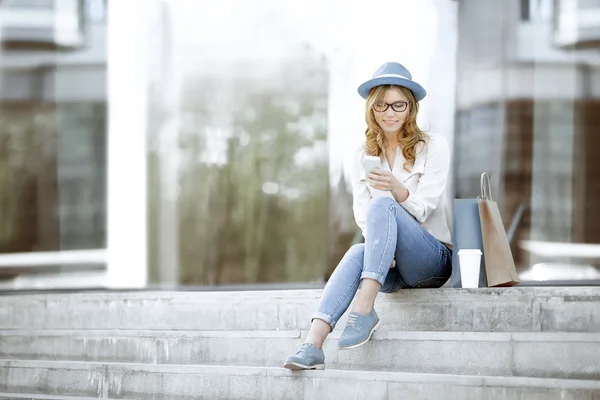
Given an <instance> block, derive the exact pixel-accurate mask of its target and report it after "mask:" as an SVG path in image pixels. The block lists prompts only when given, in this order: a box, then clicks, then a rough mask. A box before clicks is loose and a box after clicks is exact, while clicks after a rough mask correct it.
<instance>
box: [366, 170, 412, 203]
mask: <svg viewBox="0 0 600 400" xmlns="http://www.w3.org/2000/svg"><path fill="white" fill-rule="evenodd" d="M367 182H368V183H369V184H371V186H372V187H373V188H374V189H377V190H383V191H387V192H391V193H392V196H394V199H396V201H397V202H399V203H401V202H403V201H404V200H406V199H407V198H408V190H407V189H406V188H405V187H404V185H403V184H402V183H400V181H399V180H398V179H396V177H395V176H394V175H393V174H392V173H391V172H390V171H385V170H383V169H380V168H375V169H372V170H371V172H369V175H368V177H367Z"/></svg>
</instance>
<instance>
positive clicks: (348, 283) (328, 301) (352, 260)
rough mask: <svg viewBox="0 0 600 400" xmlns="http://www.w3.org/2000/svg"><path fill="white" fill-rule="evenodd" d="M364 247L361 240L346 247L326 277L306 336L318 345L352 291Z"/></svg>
mask: <svg viewBox="0 0 600 400" xmlns="http://www.w3.org/2000/svg"><path fill="white" fill-rule="evenodd" d="M364 248H365V245H364V244H363V243H360V244H355V245H354V246H352V247H350V249H349V250H348V251H347V252H346V254H345V255H344V257H343V258H342V260H341V261H340V263H339V264H338V266H337V267H336V268H335V270H334V271H333V274H332V275H331V277H330V278H329V280H328V281H327V285H326V286H325V289H324V290H323V294H322V296H321V300H320V301H319V305H318V306H317V310H316V312H315V313H314V314H313V316H312V325H311V328H310V332H309V333H308V337H307V339H306V341H307V342H310V343H313V344H314V345H315V346H317V347H318V348H321V346H323V342H324V341H325V338H327V335H329V333H330V332H331V331H332V330H333V329H334V328H335V325H336V324H337V322H338V320H339V319H340V318H341V316H342V315H344V313H345V312H346V310H347V309H348V306H349V305H350V302H351V301H352V299H353V298H354V295H355V294H356V291H357V289H358V283H359V281H360V276H361V274H362V270H363V259H364V253H365V251H364Z"/></svg>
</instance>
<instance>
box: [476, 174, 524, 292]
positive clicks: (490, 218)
mask: <svg viewBox="0 0 600 400" xmlns="http://www.w3.org/2000/svg"><path fill="white" fill-rule="evenodd" d="M481 188H482V194H481V197H480V198H479V200H478V207H479V219H480V221H481V237H482V239H483V256H484V258H485V271H486V275H487V283H488V286H489V287H494V286H514V285H516V284H518V283H519V282H520V279H519V275H518V274H517V270H516V268H515V261H514V259H513V256H512V251H511V250H510V245H509V243H508V238H507V236H506V231H505V230H504V224H503V223H502V218H501V216H500V210H499V209H498V204H496V202H494V201H493V200H492V195H491V185H490V180H489V176H488V175H487V173H485V172H484V173H483V174H482V175H481Z"/></svg>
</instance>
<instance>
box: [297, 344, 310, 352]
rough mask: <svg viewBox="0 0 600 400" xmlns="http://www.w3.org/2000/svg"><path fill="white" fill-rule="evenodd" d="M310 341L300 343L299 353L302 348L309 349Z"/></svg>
mask: <svg viewBox="0 0 600 400" xmlns="http://www.w3.org/2000/svg"><path fill="white" fill-rule="evenodd" d="M310 345H311V344H310V343H302V344H301V345H300V349H298V353H300V352H301V351H302V350H308V349H309V348H310Z"/></svg>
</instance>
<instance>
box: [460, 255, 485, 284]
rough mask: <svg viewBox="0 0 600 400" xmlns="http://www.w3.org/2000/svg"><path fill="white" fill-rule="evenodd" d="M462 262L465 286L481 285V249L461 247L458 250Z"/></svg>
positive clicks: (461, 276)
mask: <svg viewBox="0 0 600 400" xmlns="http://www.w3.org/2000/svg"><path fill="white" fill-rule="evenodd" d="M458 260H459V261H458V262H459V263H460V279H461V281H462V287H463V288H476V287H479V270H480V266H481V250H479V249H461V250H459V251H458Z"/></svg>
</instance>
